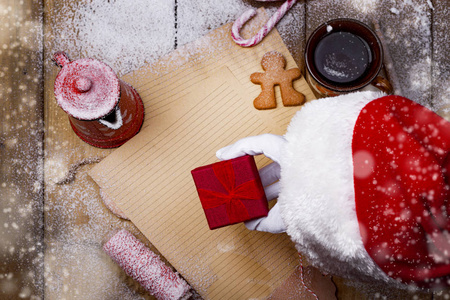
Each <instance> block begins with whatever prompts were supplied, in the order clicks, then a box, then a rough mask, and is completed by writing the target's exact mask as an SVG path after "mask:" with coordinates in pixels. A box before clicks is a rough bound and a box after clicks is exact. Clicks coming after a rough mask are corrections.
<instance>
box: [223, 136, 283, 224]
mask: <svg viewBox="0 0 450 300" xmlns="http://www.w3.org/2000/svg"><path fill="white" fill-rule="evenodd" d="M284 144H285V139H284V138H283V137H282V136H279V135H274V134H263V135H258V136H251V137H247V138H243V139H241V140H239V141H237V142H236V143H234V144H232V145H229V146H227V147H224V148H222V149H220V150H218V151H217V152H216V156H217V158H219V159H220V160H227V159H232V158H236V157H239V156H243V155H246V154H249V155H258V154H264V155H265V156H267V157H268V158H270V159H272V160H273V161H274V162H273V163H271V164H269V165H267V166H265V167H264V168H262V169H261V170H260V171H259V175H260V177H261V182H262V184H263V186H264V191H265V193H266V197H267V200H268V201H270V200H272V199H275V198H277V197H278V193H279V182H278V180H279V179H280V165H279V161H280V158H281V149H282V148H283V147H284ZM245 226H247V228H248V229H251V230H258V231H266V232H272V233H280V232H285V231H286V228H285V225H284V222H283V220H282V219H281V215H280V212H279V207H278V204H275V206H274V207H273V208H272V209H271V210H270V211H269V214H268V215H267V217H264V218H259V219H256V220H252V221H247V222H245Z"/></svg>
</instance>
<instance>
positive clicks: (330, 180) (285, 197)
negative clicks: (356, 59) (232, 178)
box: [278, 92, 450, 287]
mask: <svg viewBox="0 0 450 300" xmlns="http://www.w3.org/2000/svg"><path fill="white" fill-rule="evenodd" d="M285 139H286V146H285V147H284V153H283V155H282V156H281V161H280V166H281V179H280V181H281V190H280V195H279V198H278V203H279V205H280V213H281V216H282V218H283V221H284V223H285V225H286V228H287V232H288V234H289V235H290V236H291V238H292V239H293V241H294V242H295V243H296V246H297V248H298V250H299V251H301V252H302V253H304V254H307V255H308V256H309V259H310V262H311V263H312V264H313V265H315V266H317V267H319V268H321V269H322V270H324V271H327V272H330V273H332V274H336V275H341V276H345V277H350V278H358V279H363V280H373V279H376V280H382V281H385V282H391V283H395V282H396V281H400V282H402V283H407V284H413V285H417V286H420V287H436V286H438V287H439V286H450V234H449V231H450V197H449V196H450V191H449V189H450V187H449V178H450V123H449V122H448V121H446V120H445V119H443V118H441V117H439V116H438V115H437V114H435V113H433V112H432V111H430V110H429V109H427V108H425V107H423V106H421V105H419V104H417V103H414V102H412V101H410V100H408V99H406V98H403V97H399V96H384V95H381V94H379V93H374V92H364V93H354V94H350V95H345V96H339V97H334V98H327V99H321V100H318V101H312V102H310V103H308V104H307V105H305V106H304V107H303V108H302V110H301V111H300V112H299V113H297V115H296V116H295V117H294V118H293V120H292V122H291V124H290V125H289V128H288V131H287V133H286V135H285Z"/></svg>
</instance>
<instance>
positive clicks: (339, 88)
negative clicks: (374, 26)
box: [305, 18, 393, 96]
mask: <svg viewBox="0 0 450 300" xmlns="http://www.w3.org/2000/svg"><path fill="white" fill-rule="evenodd" d="M305 62H306V69H307V72H306V80H307V81H308V83H309V85H310V86H311V87H312V88H313V89H314V90H315V91H316V92H317V93H318V94H320V95H321V96H337V95H340V94H344V93H349V92H353V91H356V90H359V89H362V88H364V87H365V86H367V85H369V84H372V85H373V86H375V87H377V88H379V89H380V90H382V91H383V92H385V93H387V94H390V93H392V90H393V88H392V85H391V84H390V83H389V81H388V80H386V79H385V78H383V77H381V76H379V73H380V70H381V67H382V65H383V47H382V45H381V42H380V39H379V38H378V37H377V35H376V34H375V32H373V31H372V30H371V29H370V28H369V27H368V26H367V25H365V24H364V23H362V22H360V21H357V20H353V19H346V18H344V19H334V20H331V21H328V22H326V23H324V24H322V25H321V26H319V27H318V28H317V29H316V30H315V31H314V32H313V33H312V34H311V36H310V37H309V39H308V41H307V43H306V49H305Z"/></svg>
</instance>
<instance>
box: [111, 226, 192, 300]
mask: <svg viewBox="0 0 450 300" xmlns="http://www.w3.org/2000/svg"><path fill="white" fill-rule="evenodd" d="M103 249H104V250H105V252H106V253H107V254H108V255H109V256H110V257H111V258H112V259H113V260H114V261H115V262H116V263H117V264H119V265H120V266H121V267H122V269H123V270H124V271H125V273H127V274H128V275H129V276H131V277H133V278H134V279H135V280H136V281H138V282H139V283H140V284H141V285H142V286H143V287H144V288H145V289H146V290H147V291H149V292H150V293H151V294H152V295H153V296H155V297H156V298H157V299H158V300H180V299H187V298H188V297H189V296H191V287H190V286H189V285H188V284H187V283H186V281H184V280H183V279H182V278H181V277H180V276H179V275H178V274H177V273H175V272H173V271H172V269H171V268H169V267H168V266H167V265H165V264H164V263H163V262H162V261H161V259H160V258H159V256H157V255H156V254H155V253H153V252H152V251H150V249H148V248H147V247H146V246H145V245H144V244H143V243H141V242H140V241H139V240H138V239H137V238H135V237H134V235H132V234H131V233H130V232H128V231H126V230H125V229H122V230H120V231H118V232H117V233H116V234H115V235H114V236H113V237H112V238H111V239H110V240H109V241H107V242H106V243H105V244H104V245H103Z"/></svg>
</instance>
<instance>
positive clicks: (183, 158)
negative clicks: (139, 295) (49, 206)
mask: <svg viewBox="0 0 450 300" xmlns="http://www.w3.org/2000/svg"><path fill="white" fill-rule="evenodd" d="M262 12H263V11H262V10H260V11H258V17H257V19H254V20H252V23H253V24H255V25H256V26H255V28H247V30H250V31H252V30H253V31H254V30H255V29H256V30H257V29H258V28H259V27H258V26H260V25H261V24H262V23H263V22H264V18H265V17H262V15H263V13H262ZM230 29H231V24H227V25H225V26H223V27H221V28H219V29H217V30H215V31H213V32H212V33H210V34H209V35H207V36H205V37H203V38H201V39H200V40H199V41H196V42H195V43H192V44H190V45H187V46H185V47H183V48H180V49H178V50H176V51H174V52H173V53H171V54H170V55H168V56H167V57H165V58H163V59H161V60H160V61H159V62H158V63H156V64H152V65H149V66H146V67H143V68H142V69H140V70H137V71H136V72H134V73H131V74H128V75H126V76H124V77H122V79H123V80H124V81H126V82H128V83H130V84H131V85H132V86H133V87H134V88H135V89H136V90H137V91H138V93H139V94H140V96H141V97H142V100H143V102H144V106H145V112H146V116H145V121H144V126H143V128H142V129H141V132H140V133H139V134H138V135H136V136H135V137H134V138H133V139H131V140H130V141H128V142H127V143H126V144H125V145H123V146H121V147H120V148H119V149H117V150H116V151H114V152H113V153H112V154H111V155H109V156H108V157H106V158H105V159H104V160H103V161H102V162H101V163H99V164H98V165H97V166H95V167H94V168H93V169H91V171H90V176H91V177H92V178H93V179H94V180H95V181H96V182H97V183H98V185H99V186H100V188H101V189H102V191H103V192H104V193H105V194H107V195H108V197H109V198H111V199H113V200H114V202H115V204H116V205H117V206H118V207H119V208H120V209H121V210H122V211H123V212H124V213H125V214H126V215H127V216H128V217H129V218H130V220H131V221H132V222H133V223H134V224H135V225H136V226H137V227H138V228H139V230H140V231H142V233H143V234H144V235H145V236H146V237H147V238H148V239H149V240H150V242H151V243H152V244H153V245H154V246H155V247H156V248H157V249H158V250H159V251H160V252H161V253H162V254H163V255H164V257H165V258H166V259H167V260H168V261H169V262H170V263H171V264H172V265H173V266H174V267H175V268H176V269H177V271H178V272H179V273H180V274H181V275H182V276H183V277H184V278H185V279H186V280H187V281H188V282H189V283H190V284H191V285H192V286H193V287H194V288H195V289H196V291H197V292H198V293H199V294H200V295H201V296H202V297H203V298H204V299H250V298H252V299H263V298H265V297H267V296H269V295H270V294H271V293H272V292H273V291H274V290H275V288H276V287H277V286H279V285H281V284H282V283H283V282H284V281H285V280H286V279H287V278H288V277H289V276H290V275H291V274H292V272H293V271H294V269H295V267H296V266H297V265H298V260H299V259H298V254H297V252H296V250H295V248H294V245H293V243H292V242H291V241H290V239H289V237H288V236H287V235H285V234H278V235H274V234H270V233H261V232H254V231H249V230H247V229H246V228H245V226H244V225H243V224H237V225H232V226H228V227H224V228H220V229H216V230H209V228H208V225H207V222H206V218H205V216H204V213H203V210H202V207H201V204H200V201H199V199H198V195H197V191H196V189H195V185H194V181H193V180H192V177H191V173H190V171H191V170H192V169H194V168H196V167H199V166H202V165H206V164H211V163H213V162H216V161H217V158H216V157H215V152H216V150H218V149H219V148H221V147H224V146H226V145H229V144H231V143H233V142H235V141H236V140H238V139H240V138H243V137H246V136H252V135H258V134H263V133H275V134H284V133H285V131H286V127H287V125H288V123H289V121H290V119H291V118H292V116H293V115H294V114H295V112H297V111H298V110H299V109H300V107H290V108H288V107H284V106H283V105H282V103H281V98H280V96H279V90H277V102H278V107H277V108H276V109H273V110H268V111H258V110H256V109H255V108H254V107H253V99H254V98H255V97H256V96H257V95H258V94H259V93H260V91H261V88H260V86H259V85H255V84H253V83H251V82H250V80H249V77H250V74H252V73H254V72H263V70H262V68H261V65H260V62H261V58H262V56H263V55H264V53H266V52H268V51H272V50H276V51H279V52H281V53H282V54H283V55H284V56H285V58H286V60H287V67H286V68H287V69H289V68H293V67H296V64H295V62H294V60H293V58H292V56H291V55H290V54H289V51H288V50H287V48H286V46H285V45H284V43H283V41H282V40H281V37H280V36H279V34H278V32H277V31H276V30H273V31H272V32H271V33H270V34H269V35H268V36H267V37H266V38H265V39H264V40H263V42H262V43H260V44H259V45H258V46H255V47H252V48H241V47H239V46H237V45H235V44H234V42H233V41H232V40H231V38H230V34H229V33H230ZM294 87H295V88H296V89H297V90H298V91H300V92H302V93H303V94H305V96H306V98H307V101H310V100H312V99H314V95H313V93H312V91H311V90H310V88H309V87H308V85H307V84H306V82H305V80H304V78H303V77H302V78H301V79H300V80H297V81H296V82H295V83H294ZM256 162H257V165H258V167H262V166H264V165H266V164H268V163H270V160H269V159H267V158H265V157H264V156H257V157H256Z"/></svg>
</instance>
